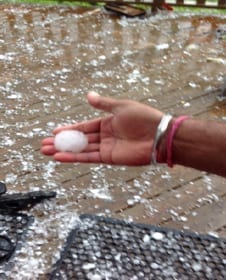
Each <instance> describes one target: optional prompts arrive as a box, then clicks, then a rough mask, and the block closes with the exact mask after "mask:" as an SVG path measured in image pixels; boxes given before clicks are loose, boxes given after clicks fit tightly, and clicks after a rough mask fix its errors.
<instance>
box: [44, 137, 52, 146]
mask: <svg viewBox="0 0 226 280" xmlns="http://www.w3.org/2000/svg"><path fill="white" fill-rule="evenodd" d="M53 144H54V137H47V138H45V139H43V140H42V142H41V145H42V146H45V145H53Z"/></svg>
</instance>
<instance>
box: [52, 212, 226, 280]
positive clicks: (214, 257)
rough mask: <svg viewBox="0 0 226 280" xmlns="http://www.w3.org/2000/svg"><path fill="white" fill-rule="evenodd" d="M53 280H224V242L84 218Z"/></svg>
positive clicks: (94, 217)
mask: <svg viewBox="0 0 226 280" xmlns="http://www.w3.org/2000/svg"><path fill="white" fill-rule="evenodd" d="M80 218H81V221H80V222H78V225H77V226H76V227H75V229H74V230H73V231H72V232H71V233H70V236H69V238H68V240H67V244H66V246H65V250H64V251H63V252H62V254H61V258H60V260H59V261H58V262H57V263H56V265H55V267H54V270H53V272H52V273H51V275H50V278H49V279H51V280H58V279H68V280H70V279H111V280H113V279H115V280H118V279H154V280H155V279H193V280H195V279H197V280H200V279H211V280H213V279H218V280H221V279H222V280H223V279H225V278H224V277H225V276H226V275H225V272H226V271H225V254H226V239H220V238H215V237H212V236H208V235H199V234H195V233H192V232H183V231H176V230H173V229H166V228H161V227H156V226H152V225H144V224H135V223H131V222H125V221H121V220H115V219H111V218H104V217H100V216H94V215H82V216H81V217H80Z"/></svg>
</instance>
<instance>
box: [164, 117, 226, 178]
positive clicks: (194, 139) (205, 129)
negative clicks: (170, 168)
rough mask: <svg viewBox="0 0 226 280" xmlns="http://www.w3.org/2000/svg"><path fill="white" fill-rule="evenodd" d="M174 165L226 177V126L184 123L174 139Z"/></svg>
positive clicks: (207, 122) (208, 123) (214, 122)
mask: <svg viewBox="0 0 226 280" xmlns="http://www.w3.org/2000/svg"><path fill="white" fill-rule="evenodd" d="M162 144H163V145H165V141H163V143H162ZM162 150H163V151H164V150H165V148H162ZM163 157H164V155H163ZM173 162H174V163H175V164H179V165H184V166H187V167H192V168H196V169H199V170H204V171H207V172H211V173H215V174H218V175H221V176H224V177H226V124H225V123H223V122H216V121H207V120H197V119H192V118H190V119H187V120H186V121H184V122H183V123H182V125H181V126H180V127H179V129H178V131H177V133H176V134H175V137H174V140H173Z"/></svg>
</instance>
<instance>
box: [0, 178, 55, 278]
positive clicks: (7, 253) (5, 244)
mask: <svg viewBox="0 0 226 280" xmlns="http://www.w3.org/2000/svg"><path fill="white" fill-rule="evenodd" d="M6 191H7V189H6V185H5V184H4V183H2V182H0V279H7V271H8V270H10V269H11V268H12V266H13V260H12V259H11V256H12V254H13V253H14V251H15V250H16V249H17V248H18V247H19V245H21V244H22V242H23V238H24V235H25V232H26V231H27V229H28V227H29V225H30V223H31V222H32V221H33V217H32V216H28V215H26V214H22V213H18V212H17V211H20V210H25V209H29V208H31V207H32V206H34V205H36V204H37V203H39V202H42V201H43V200H44V199H50V198H53V197H55V196H56V192H52V191H49V192H44V191H35V192H28V193H15V194H5V193H6Z"/></svg>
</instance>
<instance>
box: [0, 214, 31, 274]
mask: <svg viewBox="0 0 226 280" xmlns="http://www.w3.org/2000/svg"><path fill="white" fill-rule="evenodd" d="M32 221H33V217H32V216H28V215H25V214H21V213H15V214H12V213H10V214H7V213H3V214H2V213H1V214H0V279H8V278H7V274H8V271H10V270H11V269H12V267H13V265H14V262H15V259H14V258H13V257H12V255H13V254H14V252H15V251H16V250H17V249H19V248H20V247H21V246H22V243H23V241H24V240H25V233H26V231H27V229H28V226H29V225H30V223H31V222H32Z"/></svg>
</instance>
